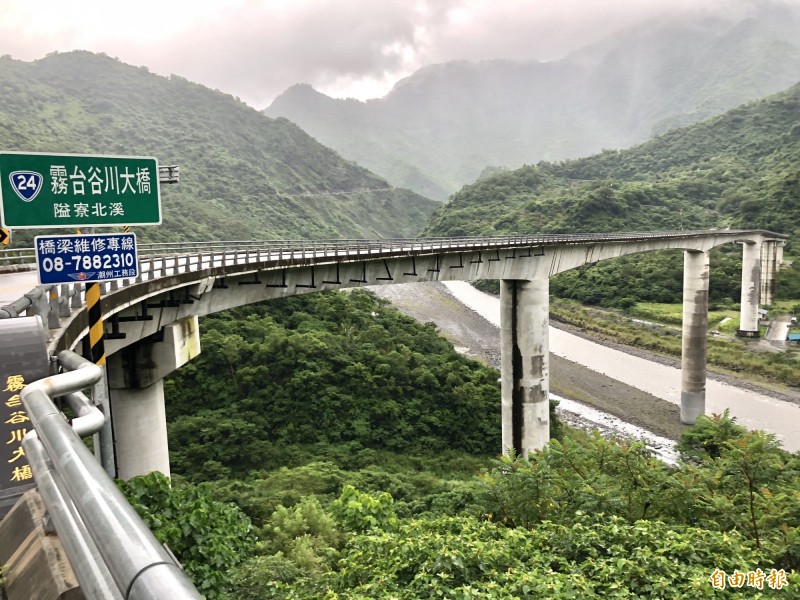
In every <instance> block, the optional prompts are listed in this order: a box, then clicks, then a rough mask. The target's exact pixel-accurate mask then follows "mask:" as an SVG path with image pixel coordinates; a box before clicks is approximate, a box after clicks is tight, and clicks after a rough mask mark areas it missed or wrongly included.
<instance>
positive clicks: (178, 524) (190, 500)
mask: <svg viewBox="0 0 800 600" xmlns="http://www.w3.org/2000/svg"><path fill="white" fill-rule="evenodd" d="M119 486H120V488H121V490H122V492H123V493H124V494H125V496H126V497H127V498H128V501H129V502H130V503H131V504H132V505H133V507H134V508H135V509H136V511H137V512H138V513H139V515H140V516H141V517H142V518H143V519H144V522H145V523H146V524H147V526H148V527H149V528H150V529H151V530H152V531H153V533H154V534H155V536H156V538H158V541H159V542H161V543H162V544H166V545H167V546H169V548H170V550H171V551H172V552H173V553H174V554H175V556H176V557H177V558H178V560H179V561H180V563H181V564H182V565H183V568H184V569H185V571H186V574H187V575H188V576H189V578H190V579H191V580H192V581H193V582H194V584H195V585H196V586H197V588H198V589H199V590H200V591H201V592H202V593H203V594H206V595H207V596H208V597H209V598H213V597H216V596H217V595H218V594H219V593H221V592H222V591H223V590H224V589H225V588H226V587H227V585H228V581H229V577H230V574H229V571H228V570H229V569H230V568H232V567H235V566H236V565H238V564H239V563H241V562H242V561H243V560H245V559H246V558H247V557H248V556H249V555H251V554H252V553H253V551H254V550H255V543H256V540H255V537H254V536H253V534H252V531H251V525H250V520H249V519H248V518H247V517H246V516H245V515H244V513H242V511H241V510H240V509H239V508H238V507H236V506H235V505H233V504H225V503H222V502H219V501H217V500H214V499H213V498H212V497H211V496H210V495H209V493H208V490H207V489H206V488H203V487H197V486H193V485H186V484H185V485H176V486H175V487H171V486H170V482H169V480H168V479H167V478H166V477H165V476H164V475H162V474H161V473H159V472H154V473H150V474H149V475H146V476H143V477H134V478H133V479H130V480H128V481H125V482H120V483H119Z"/></svg>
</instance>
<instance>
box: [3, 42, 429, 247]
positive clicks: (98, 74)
mask: <svg viewBox="0 0 800 600" xmlns="http://www.w3.org/2000/svg"><path fill="white" fill-rule="evenodd" d="M0 85H2V88H3V97H2V99H0V148H3V149H4V150H9V151H11V150H15V151H31V152H32V151H38V152H53V153H78V154H80V153H84V154H111V155H139V156H156V157H158V158H159V160H160V161H161V162H163V163H165V164H170V163H172V164H179V165H180V167H181V182H180V183H179V184H178V185H174V186H162V205H163V212H164V224H163V225H162V226H161V227H154V228H142V229H140V230H138V232H139V233H140V234H141V235H142V236H143V237H144V238H145V239H149V240H153V241H155V240H161V239H164V238H170V239H192V240H202V239H211V240H214V239H245V238H251V239H257V238H285V237H294V238H303V237H305V238H309V237H316V238H321V237H330V238H337V237H345V238H352V237H407V236H410V235H414V234H415V233H417V232H418V231H419V229H421V227H422V226H423V225H424V223H425V220H426V217H427V215H429V214H430V212H431V211H432V209H433V208H434V207H435V203H434V202H433V201H431V200H429V199H427V198H423V197H421V196H419V195H418V194H414V193H413V192H410V191H408V190H402V189H397V188H395V187H394V186H391V185H390V184H389V183H388V182H387V181H386V180H385V179H383V178H382V177H379V176H377V175H375V174H373V173H371V172H369V171H368V170H367V169H365V168H364V167H361V166H359V165H356V164H355V163H353V162H352V161H348V160H345V159H343V158H342V157H341V156H340V155H338V154H337V153H336V152H335V151H333V150H331V149H329V148H326V147H324V146H322V145H321V144H320V143H318V142H317V141H316V140H314V139H313V138H312V137H311V136H310V135H308V134H307V133H306V132H305V131H303V130H302V129H300V128H299V127H298V126H297V125H295V124H294V123H291V122H290V121H288V120H287V119H284V118H277V119H272V118H269V117H266V116H265V115H263V114H262V113H260V112H259V111H256V110H254V109H252V108H251V107H249V106H247V105H246V104H244V103H243V102H241V101H239V100H238V99H235V98H233V97H232V96H229V95H227V94H224V93H222V92H219V91H216V90H210V89H209V88H206V87H204V86H202V85H199V84H196V83H193V82H190V81H189V80H187V79H185V78H183V77H179V76H176V75H172V76H170V77H168V78H167V77H162V76H159V75H155V74H152V73H150V72H149V70H147V69H146V68H144V67H133V66H131V65H126V64H124V63H122V62H120V61H118V60H117V59H113V58H110V57H108V56H105V55H100V54H92V53H89V52H83V51H78V52H69V53H54V54H51V55H48V56H47V57H45V58H43V59H40V60H38V61H34V62H31V63H26V62H22V61H16V60H14V59H11V58H10V57H3V58H0ZM342 193H344V194H345V195H342ZM337 207H338V208H341V209H342V210H341V211H340V212H338V213H337V210H336V208H337ZM15 237H16V238H17V239H24V238H25V237H26V234H22V233H21V234H20V235H18V236H15Z"/></svg>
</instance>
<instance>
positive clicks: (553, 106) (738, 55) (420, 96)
mask: <svg viewBox="0 0 800 600" xmlns="http://www.w3.org/2000/svg"><path fill="white" fill-rule="evenodd" d="M752 8H753V11H752V13H751V14H750V16H749V17H748V18H747V19H744V20H741V19H740V18H739V19H737V18H735V17H734V16H733V15H731V16H730V18H727V17H726V18H714V19H711V18H708V19H705V20H699V19H696V18H694V19H691V20H689V19H687V18H678V17H674V18H672V19H661V20H659V21H655V22H650V23H645V24H642V25H640V26H637V27H635V28H632V29H629V30H626V31H622V32H620V33H618V34H616V35H614V36H613V37H610V38H608V39H606V40H604V41H602V42H600V43H597V44H594V45H592V46H589V47H586V48H583V49H581V50H578V51H576V52H574V53H573V54H571V55H568V56H566V57H564V58H562V59H559V60H553V61H550V62H542V63H539V62H527V63H520V62H513V61H508V60H494V61H486V62H480V63H472V62H467V61H455V62H447V63H443V64H439V65H429V66H426V67H424V68H422V69H420V70H419V71H418V72H416V73H414V74H412V75H411V76H409V77H408V78H406V79H404V80H402V81H400V82H399V83H398V84H397V85H396V86H395V87H394V89H393V90H392V91H391V92H390V93H389V94H388V95H386V96H385V97H383V98H379V99H374V100H369V101H367V102H358V101H356V100H352V99H348V100H336V99H333V98H329V97H327V96H325V95H323V94H321V93H319V92H317V91H315V90H313V89H312V88H311V87H310V86H307V85H298V86H295V87H292V88H290V89H289V90H287V91H286V92H285V93H284V94H283V95H281V96H279V97H278V98H277V99H276V100H275V101H274V102H273V104H272V105H271V106H270V107H269V108H268V109H267V110H266V111H265V112H266V113H267V114H269V115H270V116H285V117H287V118H289V119H291V120H292V121H294V122H296V123H298V124H299V125H300V126H301V127H303V128H304V129H305V130H306V131H309V132H310V133H311V134H312V135H314V136H315V137H317V138H318V139H319V140H320V141H322V142H323V143H324V144H327V145H329V146H330V147H332V148H335V149H336V150H338V151H339V152H341V153H342V155H343V156H345V157H347V158H351V159H353V160H356V161H357V162H358V163H359V164H362V165H364V166H366V167H368V168H370V169H372V170H373V171H375V172H376V173H379V174H381V175H383V176H385V177H386V178H388V179H389V180H390V181H392V182H393V183H395V184H397V185H402V186H403V187H409V188H411V189H414V190H416V191H419V192H420V193H423V194H424V195H426V196H429V197H431V198H436V199H440V200H444V199H446V198H447V196H448V195H449V194H450V193H452V192H454V191H456V190H458V189H459V188H460V187H461V186H462V185H464V184H467V183H471V182H473V181H474V180H475V179H476V178H477V177H478V176H479V174H480V173H482V172H483V170H484V169H485V168H486V167H487V165H496V166H502V167H509V168H516V167H519V166H521V165H523V164H526V163H527V164H533V163H537V162H539V161H540V160H547V161H554V160H563V159H567V158H577V157H581V156H587V155H589V154H593V153H595V152H599V151H601V150H602V149H603V148H609V149H619V148H626V147H629V146H631V145H633V144H636V143H640V142H643V141H645V140H647V139H650V138H651V137H652V136H653V135H654V134H658V133H663V132H665V131H667V130H668V129H670V128H673V127H677V126H681V125H687V124H690V123H694V122H697V121H700V120H703V119H706V118H708V117H711V116H714V115H718V114H720V113H722V112H724V111H725V110H729V109H732V108H734V107H736V106H738V105H740V104H742V103H745V102H748V101H752V100H755V99H758V98H762V97H764V96H766V95H769V94H771V93H775V92H779V91H781V90H784V89H786V88H787V87H789V86H790V85H792V84H794V83H796V82H797V81H798V80H800V35H798V31H800V8H798V7H797V6H796V5H787V4H785V3H778V2H770V1H764V2H758V3H753V5H752Z"/></svg>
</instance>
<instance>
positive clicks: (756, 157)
mask: <svg viewBox="0 0 800 600" xmlns="http://www.w3.org/2000/svg"><path fill="white" fill-rule="evenodd" d="M729 226H730V227H760V228H765V229H769V230H772V231H777V232H781V233H787V234H791V235H794V236H796V234H798V233H800V84H797V85H795V86H793V87H792V88H790V89H788V90H787V91H785V92H782V93H780V94H776V95H773V96H771V97H769V98H767V99H764V100H760V101H756V102H754V103H751V104H747V105H744V106H741V107H739V108H736V109H734V110H731V111H729V112H727V113H725V114H724V115H722V116H719V117H715V118H712V119H709V120H707V121H704V122H702V123H698V124H695V125H691V126H688V127H686V128H682V129H675V130H672V131H669V132H668V133H666V134H664V135H662V136H659V137H657V138H655V139H653V140H651V141H650V142H647V143H645V144H642V145H640V146H636V147H634V148H631V149H628V150H623V151H610V150H609V151H604V152H602V153H600V154H596V155H594V156H590V157H588V158H583V159H579V160H569V161H563V162H560V163H545V162H542V163H539V164H538V165H530V166H525V167H522V168H520V169H517V170H515V171H510V172H505V173H502V172H501V173H496V174H493V175H490V176H488V177H486V178H484V179H481V180H480V181H478V182H476V183H475V184H473V185H470V186H466V187H464V188H463V189H462V190H461V191H459V192H458V193H456V194H454V195H453V197H452V200H451V201H450V202H449V203H448V204H447V205H445V206H442V207H441V208H439V209H438V210H437V212H436V214H435V215H434V217H433V219H432V220H431V224H430V225H429V227H428V229H427V231H426V233H428V234H436V235H467V234H469V235H478V234H491V235H494V234H505V233H526V232H579V231H623V230H634V231H635V230H655V229H680V228H683V229H700V228H708V227H729Z"/></svg>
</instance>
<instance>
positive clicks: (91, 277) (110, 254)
mask: <svg viewBox="0 0 800 600" xmlns="http://www.w3.org/2000/svg"><path fill="white" fill-rule="evenodd" d="M35 242H36V264H37V266H38V270H39V283H41V284H42V285H47V284H51V283H92V282H96V281H99V282H102V281H111V280H114V279H132V278H134V277H136V276H137V275H138V274H139V260H138V256H137V255H136V235H135V234H133V233H94V234H86V235H39V236H36V238H35Z"/></svg>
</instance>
